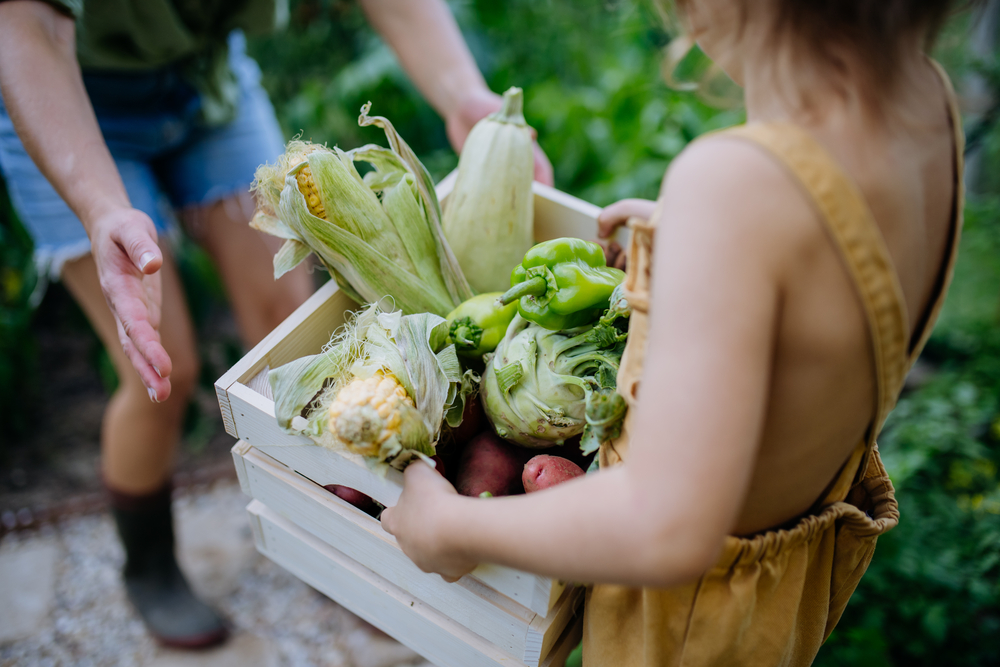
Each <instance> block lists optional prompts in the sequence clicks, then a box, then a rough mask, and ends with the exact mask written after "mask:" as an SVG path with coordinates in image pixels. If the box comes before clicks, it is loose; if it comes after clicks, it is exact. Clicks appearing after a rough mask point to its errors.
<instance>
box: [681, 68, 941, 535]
mask: <svg viewBox="0 0 1000 667" xmlns="http://www.w3.org/2000/svg"><path fill="white" fill-rule="evenodd" d="M921 64H923V68H922V69H923V71H922V72H921V81H920V82H919V83H920V86H919V91H920V92H919V93H918V95H917V98H918V99H919V100H921V101H922V102H923V104H922V105H921V106H919V107H915V108H907V109H902V110H899V109H897V110H894V111H892V112H891V113H898V114H900V115H902V114H903V113H906V114H907V115H908V116H909V118H908V122H907V124H905V125H904V124H902V123H900V122H895V123H893V122H892V119H887V120H885V121H884V122H883V123H866V122H865V119H864V118H862V117H861V114H860V113H858V109H857V108H856V107H855V108H852V109H844V108H843V107H838V106H837V105H831V106H832V110H831V111H830V112H828V113H827V114H825V115H824V116H823V117H821V118H819V119H818V122H815V123H808V122H803V119H796V121H795V123H796V126H797V127H794V128H793V127H782V126H780V125H771V124H770V123H769V122H768V120H762V121H759V122H760V124H761V125H763V127H754V129H752V130H751V132H754V133H759V134H758V135H757V136H759V138H758V141H763V142H777V143H778V144H779V145H781V146H783V150H787V151H788V155H787V157H788V158H789V159H792V160H796V161H801V167H798V169H800V170H801V171H800V172H799V173H797V174H795V173H792V172H791V171H790V167H788V166H787V165H783V164H781V163H780V162H779V160H778V159H777V158H776V156H774V155H773V154H768V153H766V152H765V151H764V150H761V147H760V146H759V145H753V144H751V143H749V142H746V141H742V140H739V139H736V138H735V137H732V138H730V137H727V136H726V135H722V136H719V137H718V138H716V139H714V140H706V141H705V143H704V145H703V146H700V147H695V151H697V152H698V153H702V155H691V156H689V159H690V160H691V161H692V162H694V161H695V160H705V161H706V164H705V166H704V167H703V168H709V169H711V170H712V171H714V172H715V173H718V169H719V167H718V165H720V164H722V165H725V164H727V163H728V165H729V166H728V167H726V168H725V169H726V170H727V171H731V173H732V178H733V180H737V179H738V180H739V181H741V183H740V185H738V186H736V187H739V188H744V189H745V190H746V192H747V195H748V197H755V198H757V199H761V194H760V193H767V194H766V199H767V201H764V202H761V203H760V204H759V205H758V206H753V205H751V206H747V204H746V201H739V200H737V201H734V200H732V199H729V200H728V201H724V202H722V205H723V206H728V207H729V208H730V212H731V214H732V220H733V221H737V220H740V219H741V218H742V221H741V222H740V223H736V224H743V225H747V226H748V229H746V230H745V232H744V233H746V234H747V238H746V245H741V247H740V248H739V251H740V252H746V253H750V254H756V255H757V256H758V257H770V258H772V259H773V262H774V263H773V264H772V265H771V266H770V268H771V269H772V270H773V271H774V272H775V273H774V275H775V278H776V282H777V284H778V286H779V290H780V292H779V300H780V301H779V305H780V310H779V312H778V313H777V315H778V316H777V318H776V321H775V327H776V329H775V344H774V357H773V361H772V366H771V371H770V372H771V383H770V387H769V390H768V396H767V397H766V398H767V406H768V407H767V412H766V418H765V422H764V426H763V432H762V437H761V441H760V448H759V451H758V453H757V459H756V463H755V466H754V474H753V476H752V478H751V481H750V487H749V490H748V494H747V499H746V502H745V505H744V507H743V510H742V512H741V514H740V517H739V519H738V520H737V523H736V528H735V532H736V533H737V534H750V533H754V532H757V531H760V530H763V529H766V528H769V527H773V526H777V525H780V524H782V523H784V522H786V521H788V520H789V519H791V518H793V517H796V516H798V515H800V514H802V513H803V512H805V511H806V510H808V509H809V508H810V507H811V506H812V505H813V504H814V503H815V502H816V500H817V499H818V498H819V496H820V492H822V491H823V490H824V488H825V487H826V486H827V484H829V483H830V482H831V480H832V479H833V478H834V476H835V475H836V473H837V472H838V470H839V469H840V467H841V466H842V465H843V463H844V461H845V460H846V459H847V457H848V455H849V454H850V452H851V450H852V449H853V448H854V447H855V446H856V445H857V443H859V442H861V441H863V440H864V436H865V432H866V430H867V429H868V428H869V426H870V425H871V423H872V420H873V419H874V418H875V411H876V409H877V397H876V383H875V377H876V367H875V359H874V356H873V346H872V334H871V332H870V327H869V323H868V321H867V318H866V312H865V309H864V307H863V301H862V299H861V298H860V296H859V285H858V283H859V280H858V279H859V278H860V276H857V277H852V275H851V272H850V269H849V265H848V264H847V263H845V257H844V252H845V249H844V248H843V247H841V245H840V244H838V242H837V239H836V238H835V236H834V234H833V233H831V231H830V225H831V224H836V222H835V221H833V220H831V218H832V217H833V216H834V215H836V212H837V211H838V210H840V207H843V206H845V200H847V199H851V200H853V201H854V203H855V204H856V205H857V206H858V207H859V209H860V210H858V211H857V212H858V213H860V214H861V215H860V216H856V217H855V218H854V219H855V220H856V222H852V223H849V224H852V225H856V226H857V227H858V228H859V229H865V228H868V227H869V226H870V223H874V226H875V227H876V228H877V229H878V232H874V233H873V234H872V235H871V237H870V240H871V241H872V242H874V244H875V245H876V247H875V248H872V249H868V248H866V249H864V251H863V252H866V253H867V252H875V251H876V250H877V246H878V245H879V242H880V241H884V249H885V250H886V251H887V255H888V256H887V259H888V261H890V262H891V265H887V266H884V267H879V268H878V270H877V275H878V277H877V281H878V282H879V284H880V285H881V288H883V289H884V292H883V293H882V295H881V297H880V298H882V299H885V300H895V299H894V297H897V296H901V297H902V298H901V299H900V300H899V301H901V303H900V306H901V307H902V309H903V311H902V312H900V313H899V315H900V316H901V317H902V318H903V323H904V328H903V329H902V330H901V331H900V333H901V334H902V335H903V338H904V340H905V350H904V351H905V352H906V353H909V352H910V350H911V349H912V348H913V347H914V346H916V345H917V344H918V343H919V342H920V340H919V339H920V337H921V335H922V333H923V327H924V325H925V324H926V323H927V322H928V318H929V316H930V312H929V310H930V309H932V308H933V306H934V305H935V303H936V302H937V300H938V297H939V296H941V295H942V287H943V285H942V280H943V274H944V273H945V272H946V270H947V267H948V266H949V260H950V258H951V250H952V247H953V243H952V241H953V238H954V233H955V232H956V231H957V230H956V224H957V222H958V215H959V214H960V211H958V210H956V202H957V197H958V194H959V192H958V189H959V187H960V180H959V178H958V166H959V165H958V164H957V160H960V154H959V153H958V152H957V149H958V146H957V144H956V142H957V141H959V139H958V138H956V137H955V135H954V132H953V130H952V124H951V121H952V119H951V117H950V115H951V111H950V109H949V104H948V102H947V97H946V90H945V85H947V84H946V83H945V82H944V81H942V79H941V76H940V75H939V74H938V72H937V70H936V68H935V67H934V66H933V65H932V64H931V63H930V62H928V61H923V60H921ZM954 122H955V123H958V122H959V119H958V117H957V116H956V117H955V118H954ZM757 123H758V121H756V119H754V118H753V117H751V125H752V126H756V125H757ZM771 149H772V150H774V149H777V147H776V146H773V144H772V148H771ZM779 150H782V149H779ZM693 152H694V151H693ZM709 163H711V167H709ZM792 168H795V167H792ZM813 170H815V171H813ZM697 171H698V165H692V168H691V173H688V174H687V176H686V178H685V180H686V179H692V178H697ZM810 177H814V178H815V179H816V181H817V182H816V184H815V187H819V188H824V187H831V189H830V190H829V196H830V197H831V198H832V201H830V203H829V205H830V206H831V207H833V210H831V211H825V212H824V211H820V210H819V209H818V204H817V203H816V202H815V199H814V197H815V196H816V195H815V193H809V192H807V191H806V190H805V189H803V185H802V184H801V181H800V180H799V179H803V178H806V179H807V178H810ZM840 178H843V180H842V181H841V182H839V183H837V182H836V180H834V179H840ZM692 185H694V183H692ZM679 187H681V188H683V187H684V185H683V184H680V185H679ZM669 188H670V186H668V194H667V199H668V200H669V197H670V195H669ZM841 188H843V191H841ZM710 189H711V185H707V184H706V183H705V182H704V181H702V182H701V185H700V187H699V190H700V191H701V192H702V193H703V195H704V196H710ZM688 196H697V193H696V192H693V191H692V192H690V194H689V195H688ZM819 196H823V195H819ZM668 207H669V204H668ZM865 208H866V209H867V211H864V210H863V209H865ZM748 210H749V211H752V212H754V213H756V217H757V219H756V220H755V219H751V218H749V216H747V215H746V212H747V211H748ZM868 212H870V215H871V217H868V215H866V213H868ZM741 213H742V215H741ZM669 219H670V216H669V212H665V215H664V222H666V221H668V220H669ZM664 226H665V225H664ZM736 233H737V234H739V232H736ZM664 236H666V235H664ZM661 238H662V237H661ZM845 242H846V241H845ZM751 244H754V245H751ZM754 246H756V247H754ZM847 252H850V251H849V250H848V251H847ZM859 261H865V260H861V259H860V258H859ZM872 270H873V271H875V269H872ZM667 271H668V272H671V270H670V269H668V270H667ZM897 279H898V285H899V287H900V289H901V294H899V293H897V292H896V291H895V285H894V283H896V281H897ZM873 298H875V297H873ZM881 305H883V306H884V307H886V308H889V307H890V306H889V305H886V304H881ZM876 307H877V306H876ZM896 380H901V378H898V377H897V378H896ZM898 389H900V387H898V386H892V387H887V390H888V391H889V392H890V393H893V394H895V392H896V391H898ZM719 407H720V409H725V408H724V406H719ZM882 416H883V417H884V415H882Z"/></svg>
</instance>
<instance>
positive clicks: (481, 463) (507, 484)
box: [455, 431, 526, 498]
mask: <svg viewBox="0 0 1000 667" xmlns="http://www.w3.org/2000/svg"><path fill="white" fill-rule="evenodd" d="M525 458H526V456H525V454H524V453H523V451H522V450H521V449H520V448H519V447H515V446H514V445H512V444H510V443H509V442H507V441H506V440H504V439H503V438H501V437H499V436H497V435H496V434H495V433H493V432H491V431H484V432H483V433H480V434H479V435H477V436H476V437H474V438H473V439H472V440H470V441H469V444H467V445H466V446H465V449H463V450H462V457H461V459H460V460H459V462H458V472H457V473H456V475H455V488H456V489H457V490H458V492H459V493H460V494H462V495H463V496H472V497H474V498H476V497H479V495H480V494H481V493H484V492H487V491H488V492H489V493H491V494H492V495H494V496H509V495H513V494H516V493H521V492H522V489H521V470H522V467H523V466H524V461H525Z"/></svg>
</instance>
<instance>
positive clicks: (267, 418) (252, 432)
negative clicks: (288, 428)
mask: <svg viewBox="0 0 1000 667" xmlns="http://www.w3.org/2000/svg"><path fill="white" fill-rule="evenodd" d="M227 396H228V398H229V405H230V408H231V409H232V412H233V428H234V430H235V433H234V435H235V436H236V437H237V438H239V439H241V440H244V441H245V442H247V443H249V444H250V445H251V446H254V447H261V446H264V445H283V446H294V445H308V446H310V447H313V448H315V449H319V446H318V445H317V444H316V443H314V442H313V441H312V440H310V439H309V438H307V437H306V436H304V435H295V434H291V433H285V432H284V431H282V430H281V428H280V427H279V426H278V420H277V419H276V418H275V416H274V401H272V400H271V399H269V398H265V397H263V396H261V395H260V394H258V393H257V392H255V391H254V390H253V389H251V388H250V387H247V386H246V385H244V384H243V383H241V382H234V383H233V384H232V385H230V387H229V391H228V392H227Z"/></svg>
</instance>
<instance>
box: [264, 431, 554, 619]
mask: <svg viewBox="0 0 1000 667" xmlns="http://www.w3.org/2000/svg"><path fill="white" fill-rule="evenodd" d="M255 449H259V450H260V451H261V452H263V453H264V454H267V455H268V456H270V457H272V458H274V459H275V460H277V461H280V462H281V463H283V464H285V465H286V466H288V467H289V468H291V469H292V470H295V471H296V472H298V473H299V474H301V475H303V476H304V477H307V478H308V479H310V480H312V481H313V482H315V483H316V484H319V485H320V486H325V485H327V484H342V485H343V486H349V487H351V488H352V489H357V490H358V491H361V492H362V493H364V494H365V495H368V496H371V497H372V498H374V499H375V500H377V501H379V502H380V503H382V504H383V505H385V506H387V507H392V506H393V505H395V504H396V502H397V501H398V500H399V494H400V493H401V492H402V488H403V487H402V474H401V473H399V472H398V471H396V470H390V471H389V473H388V474H387V475H386V477H385V478H384V479H383V478H380V477H379V476H378V475H374V474H372V473H371V472H370V471H369V470H368V469H367V468H366V467H364V466H363V465H359V464H358V463H355V462H353V461H350V460H348V459H345V458H344V457H342V456H340V455H339V454H338V453H336V452H332V451H330V450H327V449H323V448H322V447H319V446H317V445H303V446H299V447H287V446H262V447H256V448H255ZM307 471H308V472H307ZM473 575H474V576H475V577H476V578H477V579H479V580H480V581H481V582H483V583H484V584H486V585H487V586H489V587H490V588H493V589H494V590H496V591H498V592H500V593H503V594H504V595H506V596H507V597H509V598H511V599H512V600H514V601H515V602H517V603H519V604H521V605H524V606H525V607H527V608H528V609H530V610H531V611H533V612H535V613H536V614H541V615H543V616H544V615H546V614H547V613H548V611H549V609H550V608H551V607H552V605H553V604H554V603H555V601H556V599H557V598H558V595H559V594H560V593H561V592H562V587H563V585H562V584H561V583H559V582H555V581H553V580H551V579H549V578H548V577H542V576H539V575H536V574H529V573H527V572H521V571H519V570H513V569H511V568H508V567H500V566H498V565H480V566H479V567H478V568H476V570H475V572H473Z"/></svg>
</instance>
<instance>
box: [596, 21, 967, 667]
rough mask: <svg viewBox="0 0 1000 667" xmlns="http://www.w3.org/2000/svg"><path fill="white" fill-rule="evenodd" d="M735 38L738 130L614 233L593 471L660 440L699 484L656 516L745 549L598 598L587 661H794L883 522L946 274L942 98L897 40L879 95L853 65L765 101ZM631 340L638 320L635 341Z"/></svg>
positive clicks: (772, 60) (947, 161) (934, 77)
mask: <svg viewBox="0 0 1000 667" xmlns="http://www.w3.org/2000/svg"><path fill="white" fill-rule="evenodd" d="M723 4H725V3H723ZM728 4H733V3H728ZM744 20H745V21H746V22H745V23H744V25H743V29H744V31H745V34H749V35H750V37H745V38H744V40H743V42H742V44H744V45H746V44H748V43H749V44H750V45H751V46H745V47H744V49H745V50H743V51H742V52H741V53H739V54H737V55H736V57H735V58H734V57H733V55H732V54H726V53H722V54H720V55H721V58H720V60H722V61H723V63H724V64H726V58H727V57H729V62H728V64H729V66H730V68H734V69H735V74H736V78H738V79H743V80H744V82H745V87H746V93H747V110H748V124H747V125H746V126H744V127H740V128H735V129H733V130H728V131H724V132H721V133H718V134H717V135H714V136H710V137H706V138H704V139H702V140H700V141H698V142H696V143H695V144H694V145H692V146H691V147H690V148H689V149H688V150H687V151H685V152H684V154H682V156H680V157H679V158H678V160H676V161H675V163H674V164H673V165H672V166H671V169H670V172H669V174H668V176H667V178H666V179H665V182H664V189H663V192H662V193H661V197H660V200H659V202H658V204H657V207H656V209H655V211H654V213H653V215H652V217H651V224H649V225H643V224H637V225H634V232H633V233H634V236H633V245H632V249H631V254H630V256H629V262H630V267H629V278H628V286H629V288H630V296H631V297H632V299H633V300H635V301H636V302H637V303H638V304H640V310H644V308H643V304H645V302H646V301H647V300H648V304H649V309H648V317H649V321H648V328H649V330H648V336H649V338H648V341H647V344H646V345H645V346H644V347H645V353H644V354H643V351H642V349H641V348H638V347H633V349H632V350H630V351H629V352H630V354H629V353H627V358H626V359H625V360H623V369H622V373H621V375H620V376H619V389H620V391H623V392H626V395H629V396H630V398H631V400H630V403H632V404H633V407H634V408H636V409H635V410H633V411H632V413H630V415H629V423H628V424H627V427H626V433H625V435H624V436H623V438H622V439H620V440H619V441H616V442H615V443H611V444H610V445H608V446H606V447H605V448H604V449H603V450H602V464H606V465H614V464H616V463H620V462H623V461H624V462H626V463H627V464H628V465H630V466H633V467H634V470H635V471H651V472H647V473H646V474H649V475H651V476H652V475H655V474H656V472H655V471H657V470H658V469H661V468H659V467H658V464H660V463H662V459H661V454H660V453H658V452H657V451H656V448H654V447H639V446H637V445H635V444H633V443H635V442H636V441H638V440H643V439H648V438H649V434H652V433H656V432H660V433H663V446H664V447H666V448H669V449H671V450H673V451H672V454H673V456H672V457H671V458H672V460H673V461H677V460H681V461H684V459H690V463H689V464H688V465H687V466H686V472H687V474H688V475H689V476H690V478H691V479H694V480H698V481H699V482H700V483H704V481H705V480H709V479H712V476H713V473H714V474H715V475H717V479H718V480H719V484H718V485H715V486H708V487H707V488H702V489H701V490H700V491H697V490H695V489H694V488H693V486H690V485H683V484H681V485H678V486H679V487H680V488H679V489H678V492H677V494H675V498H676V501H677V502H678V503H680V502H682V500H681V498H682V497H683V496H685V495H686V496H687V497H688V498H689V499H690V498H692V497H693V501H694V502H697V503H702V504H708V505H715V506H716V507H717V508H718V509H717V510H716V511H715V512H712V511H708V512H705V514H704V516H706V517H709V518H712V519H715V520H717V521H727V520H728V524H726V525H724V529H725V530H727V531H728V532H729V533H730V534H733V535H737V536H745V537H743V538H737V537H731V538H727V540H726V543H725V545H724V547H723V549H722V552H721V555H720V556H719V557H718V558H717V559H716V560H715V565H714V566H713V567H712V568H710V569H709V570H708V572H707V573H705V574H704V575H703V576H701V577H700V578H698V579H697V580H696V581H694V582H692V583H689V584H687V585H681V586H677V585H674V584H673V583H672V582H670V581H669V579H668V577H669V575H667V574H666V573H665V578H664V580H663V585H668V586H670V588H668V589H663V590H658V589H651V588H642V589H638V588H631V587H622V586H614V585H598V586H595V587H594V589H593V591H592V593H591V595H590V596H589V598H588V615H587V635H586V637H587V641H586V643H585V646H586V652H585V656H588V657H589V658H590V661H591V664H622V665H625V664H628V665H631V664H648V665H654V664H680V663H683V664H692V665H700V664H716V663H719V664H741V665H743V664H754V665H756V664H759V665H771V664H808V663H809V662H811V661H812V658H813V657H814V656H815V652H816V651H817V650H818V648H819V646H820V644H821V643H822V641H823V640H824V639H825V637H826V636H827V635H828V634H829V632H830V630H832V628H833V626H834V625H835V624H836V622H837V620H838V619H839V617H840V614H841V613H842V611H843V608H844V606H845V605H846V603H847V600H848V598H849V597H850V594H851V593H852V592H853V590H854V588H855V586H856V585H857V582H858V580H859V579H860V577H861V575H862V574H863V573H864V571H865V569H866V568H867V565H868V562H869V560H870V558H871V555H872V552H873V550H874V547H875V539H876V538H877V536H878V535H879V534H881V533H883V532H885V531H886V530H888V529H889V528H891V527H892V526H894V525H895V523H896V521H897V518H898V512H897V508H896V504H895V501H894V499H893V497H892V485H891V483H890V482H889V479H888V477H887V476H886V475H885V472H884V469H883V468H882V466H881V462H880V461H879V460H878V455H877V450H876V448H875V444H874V441H875V436H876V435H877V433H878V430H879V429H880V428H881V425H882V423H883V421H884V419H885V417H886V415H887V414H888V412H889V411H890V410H891V409H892V407H893V406H894V404H895V401H896V399H897V397H898V395H899V392H900V390H901V389H902V383H903V380H904V378H905V375H906V372H907V371H908V369H909V367H910V365H911V364H912V362H913V360H914V359H915V357H916V354H917V353H919V350H920V348H921V347H922V345H923V343H924V342H925V340H926V335H927V334H928V333H929V329H930V328H931V327H932V326H933V322H934V319H935V318H936V316H937V308H938V307H939V305H940V303H941V300H942V298H943V296H944V292H945V290H946V288H947V283H948V280H949V278H950V274H951V267H952V263H953V260H954V250H955V246H956V244H957V238H958V233H959V230H960V226H961V148H962V137H961V131H960V118H959V116H958V114H957V108H956V106H955V104H954V95H953V93H952V92H951V90H950V84H949V83H948V81H947V78H946V77H945V76H944V74H943V72H942V71H940V70H939V68H938V67H937V65H936V64H934V63H932V62H931V61H929V60H928V59H926V57H925V56H923V55H922V53H921V52H920V50H919V49H918V48H916V46H917V45H918V42H917V41H916V40H913V42H912V46H913V47H914V48H910V49H909V50H903V51H902V54H903V55H902V58H901V59H900V61H899V63H898V70H897V71H896V72H895V75H896V76H897V77H898V79H897V80H898V84H897V85H896V86H895V87H894V89H893V90H892V92H891V94H888V95H886V96H885V97H883V98H881V99H873V98H872V97H871V93H870V92H869V91H866V90H865V89H864V86H863V85H860V84H859V83H858V80H857V79H856V78H855V79H852V75H857V74H858V71H857V68H863V63H862V62H861V59H860V58H858V54H850V53H849V52H840V53H838V54H837V55H838V56H839V57H841V58H842V59H841V60H840V61H839V65H840V67H841V69H840V70H839V72H840V74H841V75H843V78H841V79H839V80H836V81H834V82H831V81H830V80H825V81H824V80H819V82H817V80H816V79H813V80H808V79H798V80H795V81H794V83H792V85H790V86H787V85H786V87H785V88H781V87H779V86H776V85H775V84H776V82H777V81H778V80H780V77H778V76H777V71H778V70H777V69H776V67H777V65H776V57H775V55H774V47H773V43H772V44H769V45H768V46H766V47H761V46H760V44H758V45H753V36H752V35H753V32H754V30H760V31H761V33H765V32H767V31H765V30H763V29H762V28H761V27H760V25H754V23H753V22H754V18H753V15H749V16H748V17H745V19H744ZM758 20H760V21H763V20H764V19H763V18H761V17H759V16H758ZM705 32H706V33H707V35H706V37H707V38H708V40H707V41H709V43H711V42H712V38H713V37H716V35H713V34H712V29H711V28H710V27H707V28H705ZM772 37H773V36H772ZM761 39H762V40H763V39H765V38H764V37H763V36H762V38H761ZM717 43H724V44H729V45H730V46H731V45H732V42H727V41H726V39H724V38H721V37H720V38H719V39H718V41H717ZM762 43H763V41H762V42H761V44H762ZM711 55H715V54H711ZM787 55H788V54H786V56H787ZM787 63H788V61H786V64H787ZM727 69H729V68H727ZM783 71H784V74H785V75H786V77H792V78H794V77H795V76H796V75H797V76H799V77H801V76H802V72H801V71H800V72H796V71H795V68H791V69H786V70H783ZM813 74H815V70H814V71H813ZM741 75H742V76H741ZM785 83H786V84H787V83H790V82H789V81H787V80H786V81H785ZM804 100H806V101H808V105H806V104H805V102H804ZM654 237H655V249H656V250H655V253H653V251H652V248H653V246H654ZM650 255H652V257H651V256H650ZM636 326H638V328H639V329H640V331H638V332H635V333H636V334H637V335H635V336H633V331H634V328H635V327H636ZM646 326H647V324H646V318H645V313H642V314H640V316H639V318H637V321H636V322H634V324H633V330H632V331H630V336H633V340H636V339H638V340H639V341H641V340H643V339H645V337H646V336H647V332H646ZM630 346H632V343H630ZM721 366H726V368H722V367H721ZM654 369H655V371H654ZM726 373H728V374H729V377H730V382H729V383H728V386H723V385H720V383H719V379H720V377H722V376H724V375H725V374H726ZM679 378H683V379H684V380H685V381H680V382H679V381H678V379H679ZM702 378H704V380H702ZM640 379H641V391H640V387H639V385H640ZM712 394H714V395H715V398H716V400H715V401H714V402H713V401H712V400H711V395H712ZM637 397H638V398H639V399H640V400H635V399H636V398H637ZM657 429H659V431H657ZM678 441H680V442H683V443H684V444H685V445H686V446H688V447H690V448H694V449H697V450H698V453H697V454H696V455H694V456H691V457H684V456H683V455H680V456H677V451H678V450H677V449H675V445H674V443H677V442H678ZM734 443H737V445H736V446H734ZM739 443H742V444H739ZM630 450H631V451H630ZM684 463H687V461H684ZM684 463H682V464H681V465H684ZM741 468H742V469H751V470H752V473H751V474H750V475H749V476H746V475H743V476H741V475H740V474H739V472H738V471H739V470H740V469H741ZM639 474H641V473H639ZM734 480H741V481H743V485H740V486H738V487H737V488H731V487H730V488H726V486H725V485H726V484H727V483H731V482H732V481H734ZM845 501H846V502H845ZM688 502H691V500H689V501H688ZM734 508H738V509H736V511H735V512H734V511H733V510H734ZM727 510H728V512H727ZM710 530H711V529H710Z"/></svg>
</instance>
